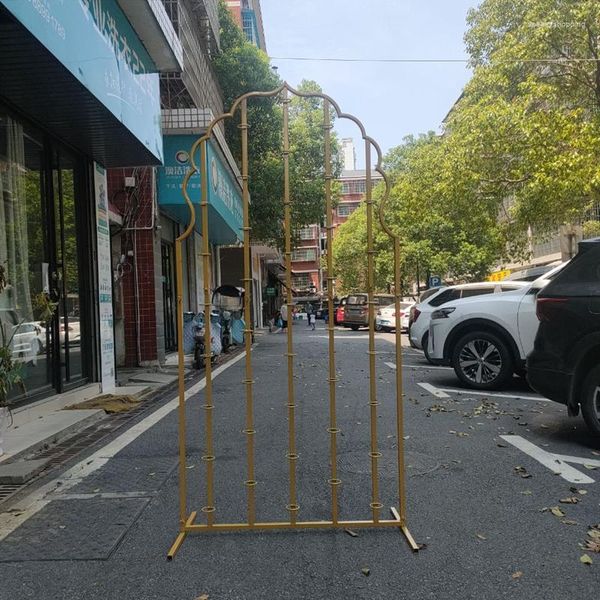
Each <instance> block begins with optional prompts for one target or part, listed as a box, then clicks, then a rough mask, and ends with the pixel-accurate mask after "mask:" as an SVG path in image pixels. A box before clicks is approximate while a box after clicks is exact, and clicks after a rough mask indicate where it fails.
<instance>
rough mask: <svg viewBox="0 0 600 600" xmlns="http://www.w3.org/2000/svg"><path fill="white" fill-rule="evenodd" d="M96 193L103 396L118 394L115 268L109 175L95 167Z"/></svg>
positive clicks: (101, 385)
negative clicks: (114, 316)
mask: <svg viewBox="0 0 600 600" xmlns="http://www.w3.org/2000/svg"><path fill="white" fill-rule="evenodd" d="M94 189H95V191H96V193H95V196H96V239H97V245H98V313H99V317H100V387H101V391H102V393H103V394H110V393H112V392H114V391H115V387H116V382H115V338H114V330H113V299H112V266H111V255H110V229H109V225H108V200H107V192H106V190H107V185H106V171H105V170H104V168H103V167H101V166H100V165H99V164H97V163H94Z"/></svg>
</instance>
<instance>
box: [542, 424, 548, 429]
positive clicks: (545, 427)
mask: <svg viewBox="0 0 600 600" xmlns="http://www.w3.org/2000/svg"><path fill="white" fill-rule="evenodd" d="M540 427H541V428H542V429H550V428H549V427H548V425H544V424H542V425H540Z"/></svg>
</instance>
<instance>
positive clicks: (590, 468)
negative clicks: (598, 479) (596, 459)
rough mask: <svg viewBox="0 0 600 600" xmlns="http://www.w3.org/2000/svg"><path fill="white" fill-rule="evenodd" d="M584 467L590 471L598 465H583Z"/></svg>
mask: <svg viewBox="0 0 600 600" xmlns="http://www.w3.org/2000/svg"><path fill="white" fill-rule="evenodd" d="M583 466H584V467H585V468H586V469H589V470H590V471H595V470H596V469H597V468H598V467H597V466H596V465H583Z"/></svg>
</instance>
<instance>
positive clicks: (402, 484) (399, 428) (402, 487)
mask: <svg viewBox="0 0 600 600" xmlns="http://www.w3.org/2000/svg"><path fill="white" fill-rule="evenodd" d="M401 295H402V289H401V285H400V240H399V239H398V238H397V237H395V238H394V304H395V310H396V448H397V449H398V502H399V507H400V522H401V523H402V525H405V524H406V480H405V474H404V471H405V455H404V398H403V396H402V389H403V381H402V331H401V327H400V326H399V317H398V315H399V314H400V299H401Z"/></svg>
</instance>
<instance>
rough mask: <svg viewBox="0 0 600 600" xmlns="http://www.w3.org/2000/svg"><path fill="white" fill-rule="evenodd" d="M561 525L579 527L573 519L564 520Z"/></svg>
mask: <svg viewBox="0 0 600 600" xmlns="http://www.w3.org/2000/svg"><path fill="white" fill-rule="evenodd" d="M561 523H562V524H563V525H579V523H578V522H577V521H573V520H572V519H563V520H562V521H561Z"/></svg>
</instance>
